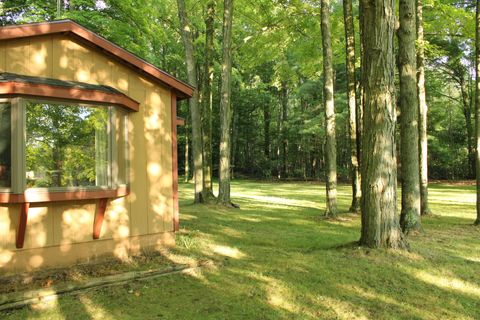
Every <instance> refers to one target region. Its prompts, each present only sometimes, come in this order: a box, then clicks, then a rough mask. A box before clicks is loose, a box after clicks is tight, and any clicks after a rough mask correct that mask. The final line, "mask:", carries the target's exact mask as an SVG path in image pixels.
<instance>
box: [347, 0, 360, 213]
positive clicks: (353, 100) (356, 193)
mask: <svg viewBox="0 0 480 320" xmlns="http://www.w3.org/2000/svg"><path fill="white" fill-rule="evenodd" d="M343 17H344V24H345V44H346V69H347V97H348V115H349V126H348V129H349V135H350V163H351V166H352V167H351V179H352V205H351V206H350V212H355V213H359V212H360V198H361V196H362V190H361V186H360V185H361V181H360V167H359V161H358V142H357V134H358V132H357V118H358V117H357V94H356V86H357V80H356V75H355V27H354V24H353V8H352V0H343Z"/></svg>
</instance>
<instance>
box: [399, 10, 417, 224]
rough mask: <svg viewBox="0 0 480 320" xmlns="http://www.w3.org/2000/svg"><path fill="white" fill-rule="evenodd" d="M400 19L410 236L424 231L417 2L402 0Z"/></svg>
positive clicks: (405, 208)
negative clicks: (416, 231) (416, 44)
mask: <svg viewBox="0 0 480 320" xmlns="http://www.w3.org/2000/svg"><path fill="white" fill-rule="evenodd" d="M399 18H400V28H399V29H398V47H399V69H400V70H399V71H400V110H401V125H400V139H401V141H400V143H401V154H400V158H401V163H402V166H401V170H402V211H401V214H400V225H401V227H402V230H403V231H404V232H406V233H408V232H409V231H411V230H419V229H420V228H421V221H420V166H419V154H418V152H419V149H418V94H417V56H416V48H415V41H416V19H415V0H400V7H399Z"/></svg>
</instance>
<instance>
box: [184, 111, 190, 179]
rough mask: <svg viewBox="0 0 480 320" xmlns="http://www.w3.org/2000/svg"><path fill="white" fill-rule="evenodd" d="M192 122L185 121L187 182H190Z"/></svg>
mask: <svg viewBox="0 0 480 320" xmlns="http://www.w3.org/2000/svg"><path fill="white" fill-rule="evenodd" d="M189 124H190V121H189V119H188V117H187V119H186V120H185V182H188V181H189V180H190V135H189V134H188V132H189V130H190V128H189Z"/></svg>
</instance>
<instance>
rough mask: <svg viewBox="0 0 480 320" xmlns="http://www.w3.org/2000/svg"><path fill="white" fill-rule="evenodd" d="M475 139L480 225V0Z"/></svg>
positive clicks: (479, 9)
mask: <svg viewBox="0 0 480 320" xmlns="http://www.w3.org/2000/svg"><path fill="white" fill-rule="evenodd" d="M475 70H476V77H475V138H476V140H477V148H476V154H475V160H476V161H475V162H476V176H477V177H476V178H477V220H476V221H475V224H476V225H480V0H477V15H476V23H475Z"/></svg>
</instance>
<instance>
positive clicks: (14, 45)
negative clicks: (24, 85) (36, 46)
mask: <svg viewBox="0 0 480 320" xmlns="http://www.w3.org/2000/svg"><path fill="white" fill-rule="evenodd" d="M29 45H30V42H29V40H28V39H21V40H12V41H8V42H7V45H6V48H5V50H6V51H5V63H6V66H5V69H6V71H7V72H12V73H21V74H30V71H29V68H28V62H29V61H28V60H29V59H28V57H29V56H28V52H29Z"/></svg>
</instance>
